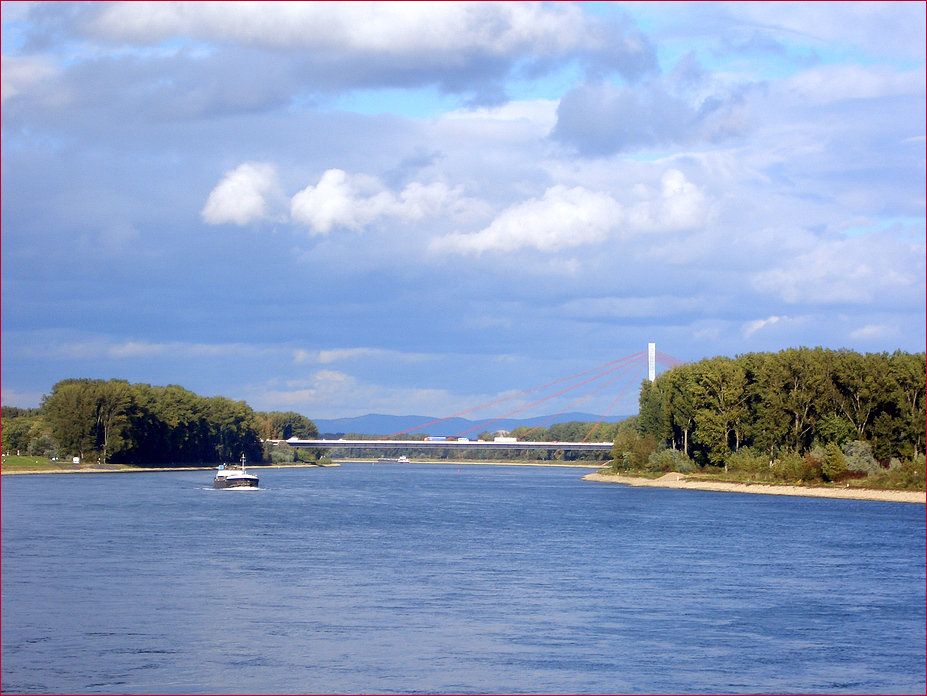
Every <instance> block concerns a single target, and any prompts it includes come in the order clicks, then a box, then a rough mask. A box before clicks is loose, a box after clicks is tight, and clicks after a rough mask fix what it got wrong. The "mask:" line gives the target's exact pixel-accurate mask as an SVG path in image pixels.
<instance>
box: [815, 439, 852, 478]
mask: <svg viewBox="0 0 927 696" xmlns="http://www.w3.org/2000/svg"><path fill="white" fill-rule="evenodd" d="M821 472H822V473H823V474H824V477H825V478H826V479H827V480H828V481H837V480H838V479H839V478H840V477H841V476H843V475H844V474H846V472H847V461H846V458H845V457H844V456H843V452H841V451H840V447H839V446H838V445H837V443H836V442H831V443H829V444H828V445H827V447H825V448H824V459H823V461H822V462H821Z"/></svg>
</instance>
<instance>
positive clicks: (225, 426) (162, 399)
mask: <svg viewBox="0 0 927 696" xmlns="http://www.w3.org/2000/svg"><path fill="white" fill-rule="evenodd" d="M41 417H42V419H44V421H45V423H46V424H47V426H48V430H47V433H48V435H49V438H50V440H51V441H52V443H53V444H54V445H55V446H56V448H57V450H58V451H60V454H61V455H64V456H67V457H70V456H74V455H77V456H79V457H81V459H82V460H86V461H92V460H95V459H99V460H100V461H101V462H103V463H106V462H107V461H113V462H122V463H130V464H161V465H163V464H169V463H200V462H209V463H212V462H217V461H237V460H238V459H239V458H240V457H241V456H242V454H244V455H245V457H246V458H247V459H248V460H249V461H251V462H259V461H261V459H262V451H261V443H260V440H259V438H258V436H257V431H256V429H255V422H254V412H253V411H252V410H251V408H250V407H249V406H248V405H247V404H246V403H245V402H244V401H231V400H230V399H226V398H224V397H214V398H204V397H201V396H198V395H196V394H194V393H192V392H189V391H187V390H185V389H183V388H181V387H178V386H176V385H170V386H167V387H152V386H150V385H147V384H135V385H131V384H129V383H128V382H126V381H123V380H110V381H108V382H104V381H102V380H89V379H79V380H64V381H63V382H59V383H58V384H56V385H55V386H54V387H53V388H52V392H51V394H49V395H48V396H47V397H45V399H43V403H42V408H41ZM46 444H48V443H47V441H46Z"/></svg>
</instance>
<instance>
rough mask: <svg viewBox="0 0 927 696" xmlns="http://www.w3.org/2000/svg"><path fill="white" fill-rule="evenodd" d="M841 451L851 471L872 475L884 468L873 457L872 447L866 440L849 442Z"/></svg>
mask: <svg viewBox="0 0 927 696" xmlns="http://www.w3.org/2000/svg"><path fill="white" fill-rule="evenodd" d="M841 451H842V452H843V456H844V458H845V459H846V465H847V469H848V470H849V471H865V472H867V473H870V474H871V473H875V472H877V471H879V470H880V469H881V468H882V467H880V466H879V462H877V461H876V458H875V457H873V456H872V446H871V445H870V444H869V443H868V442H866V441H865V440H853V441H851V442H847V443H846V444H844V445H843V448H842V450H841Z"/></svg>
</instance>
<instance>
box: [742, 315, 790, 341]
mask: <svg viewBox="0 0 927 696" xmlns="http://www.w3.org/2000/svg"><path fill="white" fill-rule="evenodd" d="M787 318H788V317H769V318H768V319H757V320H756V321H750V322H747V323H746V324H744V326H743V330H742V333H743V336H744V338H750V337H751V336H752V335H753V334H755V333H756V332H757V331H759V330H760V329H762V328H763V327H764V326H769V325H770V324H775V323H776V322H778V321H780V320H781V319H787Z"/></svg>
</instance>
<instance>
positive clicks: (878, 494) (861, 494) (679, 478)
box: [583, 472, 927, 505]
mask: <svg viewBox="0 0 927 696" xmlns="http://www.w3.org/2000/svg"><path fill="white" fill-rule="evenodd" d="M583 480H584V481H596V482H600V483H620V484H623V485H625V486H642V487H653V488H679V489H684V490H691V491H723V492H728V493H754V494H759V495H792V496H802V497H808V498H842V499H844V500H879V501H883V502H888V503H920V504H921V505H924V504H927V492H924V491H898V490H880V489H876V488H828V487H826V486H807V487H805V486H777V485H772V484H766V483H731V482H728V481H705V480H697V479H689V478H687V477H686V476H685V475H683V474H666V475H664V476H661V477H660V478H656V479H648V478H643V477H640V476H623V475H621V474H603V473H601V472H596V473H594V474H587V475H586V476H583Z"/></svg>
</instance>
